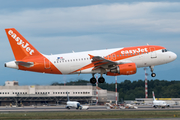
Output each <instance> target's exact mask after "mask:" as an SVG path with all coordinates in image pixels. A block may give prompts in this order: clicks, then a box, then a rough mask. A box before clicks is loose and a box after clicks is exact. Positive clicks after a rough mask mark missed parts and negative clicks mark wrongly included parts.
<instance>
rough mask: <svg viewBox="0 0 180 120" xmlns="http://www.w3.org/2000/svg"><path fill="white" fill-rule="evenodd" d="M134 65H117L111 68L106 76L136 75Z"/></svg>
mask: <svg viewBox="0 0 180 120" xmlns="http://www.w3.org/2000/svg"><path fill="white" fill-rule="evenodd" d="M136 69H137V67H136V64H135V63H126V64H121V65H117V66H116V67H114V68H111V69H110V71H109V72H107V75H109V76H117V75H132V74H135V73H136Z"/></svg>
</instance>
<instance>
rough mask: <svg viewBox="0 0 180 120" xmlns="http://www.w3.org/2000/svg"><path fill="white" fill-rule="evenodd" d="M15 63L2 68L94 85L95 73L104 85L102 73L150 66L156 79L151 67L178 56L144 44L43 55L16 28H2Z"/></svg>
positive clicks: (128, 71) (128, 72) (129, 72)
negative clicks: (86, 78) (85, 79)
mask: <svg viewBox="0 0 180 120" xmlns="http://www.w3.org/2000/svg"><path fill="white" fill-rule="evenodd" d="M5 31H6V34H7V37H8V39H9V42H10V45H11V48H12V51H13V53H14V57H15V59H16V60H15V61H11V62H7V63H5V67H9V68H15V69H18V70H25V71H33V72H41V73H50V74H87V73H89V74H92V78H91V79H90V82H91V83H93V84H94V83H96V78H95V77H94V74H96V73H99V74H101V76H100V77H99V79H98V82H99V83H104V81H105V79H104V78H103V74H106V75H109V76H117V75H132V74H135V73H136V70H137V68H140V67H148V66H149V67H150V69H151V72H152V74H151V76H152V77H155V76H156V74H155V73H154V72H153V70H154V66H156V65H161V64H166V63H169V62H172V61H174V60H175V59H176V58H177V55H176V54H175V53H173V52H171V51H167V49H166V48H165V47H162V46H155V45H146V46H136V47H124V48H115V49H105V50H94V51H86V52H77V53H76V52H73V53H67V54H57V55H44V54H42V53H40V52H39V51H37V50H36V49H35V48H34V47H33V46H32V45H31V44H30V43H29V42H28V41H27V40H26V39H25V38H24V37H23V36H22V35H21V34H20V33H19V32H18V31H17V30H16V29H14V28H9V29H5Z"/></svg>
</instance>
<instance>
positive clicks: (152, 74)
mask: <svg viewBox="0 0 180 120" xmlns="http://www.w3.org/2000/svg"><path fill="white" fill-rule="evenodd" d="M149 68H150V69H151V72H152V73H151V77H156V73H153V71H154V66H149Z"/></svg>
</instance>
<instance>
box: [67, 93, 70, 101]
mask: <svg viewBox="0 0 180 120" xmlns="http://www.w3.org/2000/svg"><path fill="white" fill-rule="evenodd" d="M66 93H67V100H68V101H70V100H69V96H68V92H66Z"/></svg>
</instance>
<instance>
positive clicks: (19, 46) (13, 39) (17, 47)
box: [5, 28, 41, 60]
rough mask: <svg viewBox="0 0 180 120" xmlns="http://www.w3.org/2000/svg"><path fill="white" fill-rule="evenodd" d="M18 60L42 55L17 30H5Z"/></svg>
mask: <svg viewBox="0 0 180 120" xmlns="http://www.w3.org/2000/svg"><path fill="white" fill-rule="evenodd" d="M5 31H6V34H7V37H8V39H9V43H10V45H11V48H12V51H13V53H14V57H15V59H16V60H22V59H23V58H25V57H30V56H35V55H36V56H37V55H41V53H39V52H38V51H37V50H36V49H35V48H34V47H33V46H32V45H31V44H30V43H29V42H28V41H27V40H26V39H25V38H24V37H23V36H22V35H21V34H20V33H19V32H18V31H17V30H16V29H15V28H8V29H5Z"/></svg>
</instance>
